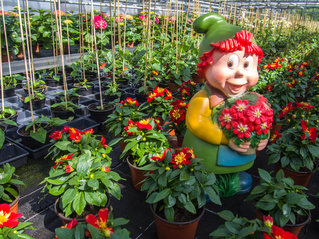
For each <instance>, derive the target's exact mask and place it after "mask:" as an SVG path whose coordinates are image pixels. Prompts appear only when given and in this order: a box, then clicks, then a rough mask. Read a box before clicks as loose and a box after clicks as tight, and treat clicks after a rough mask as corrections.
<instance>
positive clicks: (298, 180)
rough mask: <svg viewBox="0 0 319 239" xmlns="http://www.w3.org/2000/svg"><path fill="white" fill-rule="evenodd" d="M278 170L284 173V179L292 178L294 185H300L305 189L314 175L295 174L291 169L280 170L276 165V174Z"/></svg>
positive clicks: (305, 173) (309, 173)
mask: <svg viewBox="0 0 319 239" xmlns="http://www.w3.org/2000/svg"><path fill="white" fill-rule="evenodd" d="M280 169H282V170H283V171H284V174H285V177H286V178H288V177H289V178H292V179H293V180H294V182H295V185H301V186H304V187H306V186H307V185H308V183H309V181H310V179H311V177H312V175H313V174H314V172H297V171H293V170H291V169H287V168H282V167H281V166H280V165H279V164H276V172H278V171H279V170H280Z"/></svg>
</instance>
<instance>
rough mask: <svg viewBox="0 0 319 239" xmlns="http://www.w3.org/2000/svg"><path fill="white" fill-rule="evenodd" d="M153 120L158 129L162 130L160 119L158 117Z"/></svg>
mask: <svg viewBox="0 0 319 239" xmlns="http://www.w3.org/2000/svg"><path fill="white" fill-rule="evenodd" d="M154 122H155V124H156V127H157V129H159V130H162V129H163V127H162V126H161V121H160V119H159V118H157V119H154Z"/></svg>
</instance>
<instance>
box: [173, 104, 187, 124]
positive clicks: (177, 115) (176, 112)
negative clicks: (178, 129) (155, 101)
mask: <svg viewBox="0 0 319 239" xmlns="http://www.w3.org/2000/svg"><path fill="white" fill-rule="evenodd" d="M169 114H170V116H171V120H172V121H174V122H176V123H177V124H180V123H182V122H183V121H185V116H186V111H185V110H181V109H178V108H174V109H172V110H171V111H170V112H169Z"/></svg>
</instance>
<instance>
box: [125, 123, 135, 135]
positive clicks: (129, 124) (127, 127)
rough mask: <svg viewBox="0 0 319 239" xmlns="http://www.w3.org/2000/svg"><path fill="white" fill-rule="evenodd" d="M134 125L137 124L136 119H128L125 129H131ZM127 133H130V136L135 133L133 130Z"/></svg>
mask: <svg viewBox="0 0 319 239" xmlns="http://www.w3.org/2000/svg"><path fill="white" fill-rule="evenodd" d="M134 126H135V123H134V121H133V120H129V121H128V125H127V126H125V127H124V130H125V131H128V130H129V129H131V128H132V127H134ZM127 134H128V136H132V135H134V133H133V132H127Z"/></svg>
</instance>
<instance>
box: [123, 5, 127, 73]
mask: <svg viewBox="0 0 319 239" xmlns="http://www.w3.org/2000/svg"><path fill="white" fill-rule="evenodd" d="M126 12H127V0H125V11H124V16H125V17H124V18H125V19H124V39H123V42H124V43H123V68H122V71H123V72H124V62H125V50H126V49H125V47H126Z"/></svg>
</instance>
